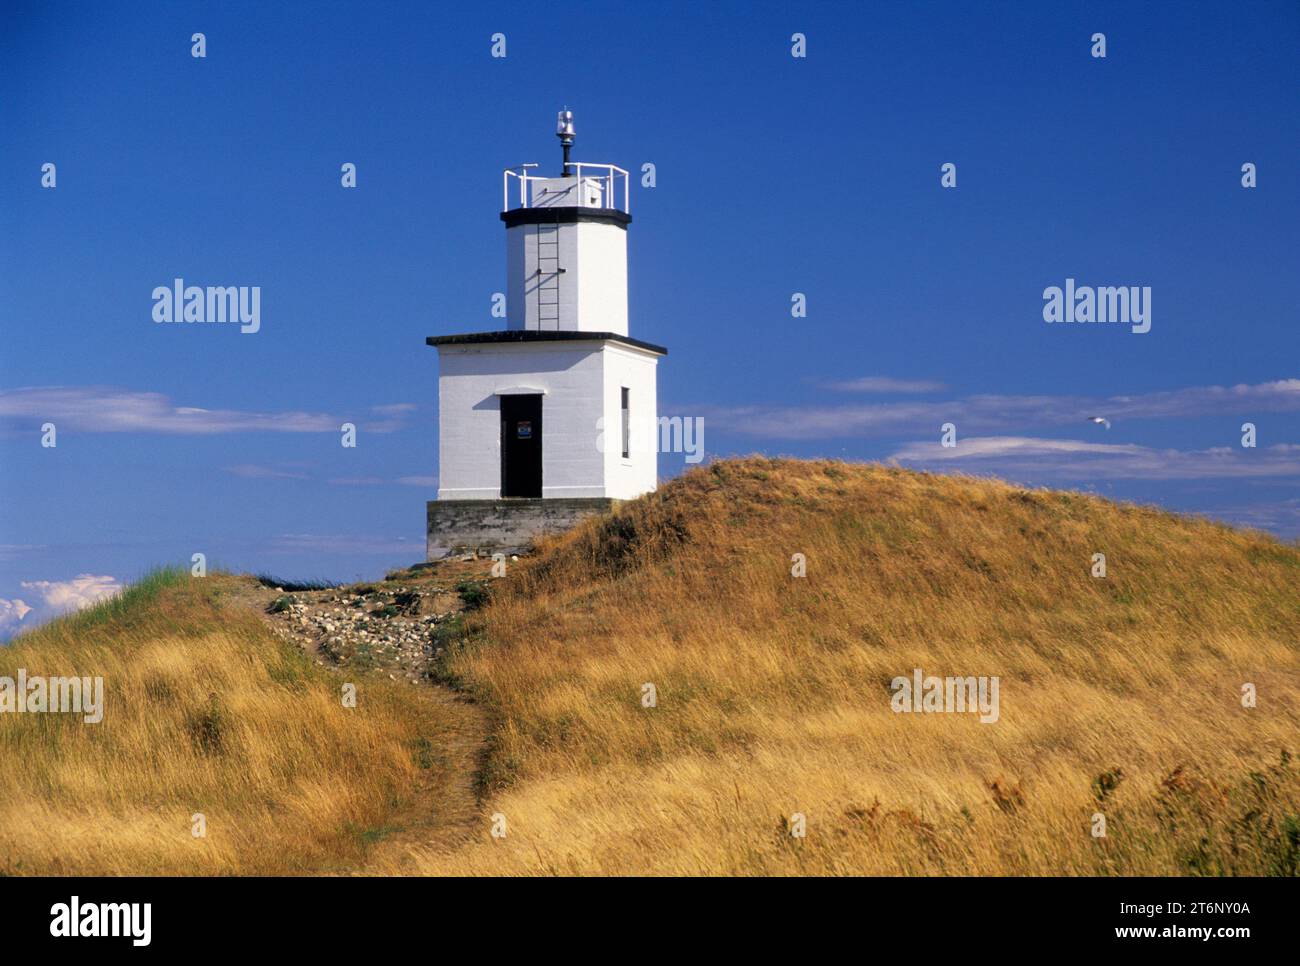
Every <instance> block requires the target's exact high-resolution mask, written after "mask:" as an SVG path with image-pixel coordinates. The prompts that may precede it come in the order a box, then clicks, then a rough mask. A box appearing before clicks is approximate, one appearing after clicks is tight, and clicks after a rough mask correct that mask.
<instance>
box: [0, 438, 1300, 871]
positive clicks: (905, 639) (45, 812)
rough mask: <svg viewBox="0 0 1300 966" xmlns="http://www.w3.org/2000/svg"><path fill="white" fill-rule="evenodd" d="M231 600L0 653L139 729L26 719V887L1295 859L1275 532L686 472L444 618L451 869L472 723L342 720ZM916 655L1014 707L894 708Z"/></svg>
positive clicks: (411, 696)
mask: <svg viewBox="0 0 1300 966" xmlns="http://www.w3.org/2000/svg"><path fill="white" fill-rule="evenodd" d="M1096 553H1104V554H1105V555H1106V562H1107V576H1106V577H1105V578H1097V577H1094V576H1092V574H1091V570H1092V567H1093V555H1094V554H1096ZM795 554H802V555H803V556H804V558H805V560H806V576H802V577H797V576H792V557H793V555H795ZM240 586H241V585H240V584H239V581H238V580H237V579H236V578H224V577H223V578H209V579H208V582H207V583H203V582H200V581H194V580H190V579H189V578H187V577H185V576H183V575H181V574H168V573H164V574H160V575H158V576H156V577H155V578H153V579H152V580H151V581H149V582H147V583H146V584H145V585H143V586H140V587H137V588H136V589H134V590H132V591H131V592H130V594H128V595H127V597H126V598H123V599H122V600H120V601H117V602H115V603H113V604H111V605H102V606H101V607H100V608H97V609H96V610H95V611H92V612H87V613H83V614H80V615H77V616H75V617H73V618H69V619H65V620H63V621H59V622H55V623H54V624H52V625H49V626H48V627H46V628H43V629H41V630H39V631H37V632H35V633H30V634H27V635H24V636H22V637H20V638H19V639H18V640H17V641H16V642H15V644H14V646H12V647H10V648H7V649H0V674H13V673H14V669H15V668H17V667H20V666H22V667H26V668H27V669H28V671H29V673H49V674H58V673H74V672H76V673H82V674H92V673H102V674H104V676H105V678H106V687H107V689H108V691H109V696H108V701H109V702H113V707H114V708H115V710H114V712H113V713H110V714H106V716H105V721H104V723H102V724H100V725H96V726H89V727H87V726H82V725H80V724H74V723H73V722H72V721H70V720H68V719H67V717H66V716H58V715H0V756H3V757H4V759H5V760H6V761H9V762H16V763H17V764H16V765H11V768H10V774H9V776H8V777H9V781H8V782H7V783H6V784H5V785H4V786H0V870H3V871H9V872H24V871H29V872H48V871H91V872H94V871H111V872H121V871H135V872H150V871H159V870H161V871H182V872H208V871H216V872H251V871H259V872H276V871H284V872H294V871H334V870H361V871H366V872H378V873H384V872H423V873H467V874H497V873H556V872H558V873H614V874H618V873H639V872H649V873H686V874H694V873H740V874H767V873H782V874H803V873H816V874H824V873H828V874H837V873H880V874H918V873H919V874H995V873H1002V874H1035V873H1039V874H1052V873H1066V874H1081V875H1093V874H1115V873H1119V874H1138V875H1143V874H1283V875H1295V874H1297V867H1298V865H1300V765H1297V763H1296V762H1295V761H1294V759H1292V758H1291V754H1292V753H1295V752H1297V751H1300V748H1297V745H1300V740H1297V736H1298V735H1300V548H1297V547H1294V546H1285V545H1282V544H1280V543H1278V542H1277V541H1275V540H1273V539H1272V538H1270V537H1267V536H1265V535H1262V534H1258V533H1250V532H1242V531H1235V530H1232V529H1230V528H1227V527H1224V526H1221V525H1218V524H1214V523H1210V522H1207V521H1202V520H1196V519H1189V518H1184V517H1177V516H1174V515H1171V514H1167V513H1163V512H1159V511H1156V510H1151V509H1144V508H1139V507H1134V506H1126V505H1117V504H1114V503H1110V502H1107V501H1105V500H1102V499H1099V498H1095V497H1090V496H1085V495H1081V494H1078V493H1065V492H1049V491H1027V490H1023V489H1018V488H1016V487H1014V486H1010V485H1007V484H1004V483H1000V482H995V481H987V480H973V479H967V478H954V477H941V476H931V475H925V474H918V473H914V472H909V471H904V470H898V469H890V468H884V467H879V466H870V465H855V464H844V463H833V462H802V461H793V460H766V459H759V458H751V459H746V460H731V461H724V462H719V463H715V464H712V465H711V466H709V467H707V468H700V469H696V470H693V471H691V472H689V473H687V474H686V475H685V476H683V477H681V478H679V479H677V480H674V481H672V482H671V483H669V484H667V485H666V486H665V487H663V488H662V489H661V490H660V491H659V492H658V493H656V494H652V495H650V496H648V497H645V498H643V499H641V500H638V501H635V502H634V503H631V504H629V505H626V506H624V507H623V508H621V510H620V511H619V512H618V513H617V514H616V515H614V516H612V517H609V518H605V519H602V520H594V521H590V522H589V523H588V524H586V525H584V526H582V527H580V528H578V529H577V530H575V531H573V532H572V533H570V534H567V535H566V536H564V537H562V538H559V539H556V540H552V541H549V542H547V543H545V544H544V545H543V546H542V547H541V548H539V552H538V553H537V554H536V555H534V556H532V557H531V558H529V559H527V560H526V561H522V562H520V563H519V564H512V565H511V569H510V572H509V573H508V575H507V576H506V577H504V578H502V579H500V580H496V581H494V582H493V583H492V584H491V594H490V599H489V602H488V603H487V604H486V606H483V607H482V608H480V609H477V610H474V611H472V612H471V613H469V614H467V615H465V618H464V620H463V623H461V624H460V625H459V634H458V635H449V634H448V633H447V629H445V628H444V629H443V630H442V631H440V635H441V636H440V642H441V643H444V644H446V645H447V646H446V650H445V651H444V652H443V659H442V661H441V664H440V666H439V677H440V681H441V683H442V684H443V685H446V686H450V687H453V688H456V689H458V690H460V691H461V692H462V693H466V694H469V695H472V696H473V697H474V698H475V699H476V701H477V703H478V705H479V706H480V708H483V709H486V710H487V712H488V715H489V720H490V723H491V724H490V732H489V733H488V734H487V735H486V748H487V754H486V756H485V758H484V760H483V764H482V768H481V771H480V772H479V774H478V775H477V776H476V777H477V779H478V780H479V786H478V787H479V788H480V791H481V796H482V798H481V801H480V802H479V803H478V812H479V814H478V817H477V831H476V832H475V834H473V835H472V836H469V837H468V838H467V839H466V840H465V841H463V842H461V843H458V844H457V845H456V847H447V846H446V845H445V843H444V844H442V845H440V846H439V847H438V848H431V847H426V846H425V844H424V843H423V841H422V839H421V837H420V836H419V835H413V834H410V829H411V828H412V827H414V826H416V825H418V824H419V823H420V822H421V821H423V822H425V823H428V822H429V821H430V820H429V816H430V815H435V816H436V815H437V814H438V810H439V809H440V808H442V807H443V806H444V804H445V799H446V797H447V795H449V794H450V792H449V791H448V789H449V788H450V787H451V786H452V785H453V784H454V780H455V778H456V777H457V774H458V773H459V772H462V771H463V770H464V769H466V768H468V767H473V764H472V763H468V764H467V761H468V760H467V759H466V758H465V757H464V756H463V755H462V756H456V755H448V754H443V753H442V751H441V749H443V748H444V746H445V745H446V744H447V742H448V741H449V740H450V736H454V735H460V736H462V737H463V735H464V731H465V728H466V727H467V726H466V724H465V722H464V720H462V719H460V718H457V717H456V714H455V713H454V712H455V710H456V709H455V706H454V705H449V704H446V703H439V702H433V701H428V700H425V697H426V695H425V692H430V691H433V690H434V688H433V687H431V686H429V685H421V686H413V685H409V684H404V683H401V682H389V681H386V680H384V679H382V678H377V677H376V678H373V679H371V678H367V679H366V683H365V684H364V687H365V689H366V691H365V693H366V695H367V700H366V701H364V702H361V703H360V705H359V708H358V709H350V710H349V709H344V708H342V707H341V706H340V702H339V700H338V688H339V672H337V671H335V670H332V669H330V668H327V667H318V666H317V665H315V663H314V662H313V661H311V660H308V659H306V658H304V657H303V656H302V654H301V653H300V652H298V651H297V650H296V649H295V648H294V647H292V646H291V645H287V644H284V643H283V642H281V641H279V640H277V639H276V638H275V637H274V636H272V635H271V633H270V632H269V631H268V630H267V629H266V627H265V625H264V624H263V623H262V621H261V619H260V618H259V617H258V616H257V615H256V614H255V613H254V612H252V611H251V610H249V609H248V608H246V607H244V608H242V609H241V608H239V607H237V606H235V603H234V602H235V600H236V598H238V596H239V592H240V591H239V587H240ZM914 668H921V669H923V672H924V673H925V674H926V675H939V676H947V675H961V676H967V675H974V676H981V675H984V676H996V677H997V678H998V679H999V681H1000V715H999V719H998V720H997V721H996V722H995V723H991V724H981V723H980V722H979V720H978V718H977V716H975V715H971V714H962V713H956V714H940V713H935V714H898V713H894V712H893V711H892V710H891V702H890V699H891V687H890V685H891V681H893V679H894V678H896V677H899V676H910V675H911V674H912V672H913V669H914ZM97 669H102V670H97ZM1247 683H1249V684H1252V685H1254V687H1255V688H1256V689H1257V693H1258V703H1257V706H1256V707H1254V708H1246V707H1243V706H1242V700H1241V698H1242V688H1243V685H1245V684H1247ZM647 684H650V685H653V686H654V691H655V697H656V703H655V706H654V707H646V706H644V704H643V694H644V693H645V690H646V689H645V687H644V686H645V685H647ZM358 711H361V712H362V713H361V714H358ZM5 719H7V720H5ZM210 732H211V733H214V734H216V735H218V736H219V737H218V738H217V739H216V741H215V743H214V742H213V741H212V740H211V738H210V735H209V733H210ZM459 777H461V778H463V777H464V775H463V774H461V775H460V776H459ZM199 811H202V812H205V813H206V814H207V817H208V828H209V834H208V837H207V838H206V839H203V840H196V839H193V838H192V837H191V836H190V815H191V813H193V812H199ZM1099 813H1100V814H1101V815H1103V816H1104V818H1105V822H1106V835H1105V837H1104V838H1096V837H1094V836H1093V835H1092V834H1091V831H1092V829H1093V828H1094V823H1095V816H1096V815H1097V814H1099ZM796 814H799V815H802V816H803V817H804V821H805V822H806V833H807V834H806V836H805V837H794V836H792V835H790V834H789V828H790V823H791V821H792V820H793V817H794V816H796ZM416 815H419V816H422V818H419V819H414V818H413V816H416ZM493 815H500V816H503V817H504V819H505V822H506V828H507V834H506V836H505V837H504V838H494V837H492V836H491V835H490V834H489V828H490V826H491V820H490V819H491V816H493ZM395 830H396V831H395ZM382 840H386V841H387V844H386V845H385V846H384V847H375V843H376V842H380V841H382Z"/></svg>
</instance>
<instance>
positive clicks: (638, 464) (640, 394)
mask: <svg viewBox="0 0 1300 966" xmlns="http://www.w3.org/2000/svg"><path fill="white" fill-rule="evenodd" d="M658 364H659V357H658V356H655V355H651V354H649V353H645V352H639V351H637V350H635V349H632V348H630V347H625V346H621V345H618V344H617V343H609V344H608V346H607V347H606V349H605V366H604V370H605V422H604V425H605V427H607V429H606V431H605V436H604V439H605V495H606V496H609V497H613V498H615V499H618V500H630V499H633V498H634V497H638V496H640V495H641V494H642V493H649V492H650V491H651V490H653V489H655V487H656V486H658V483H659V456H658V451H657V447H656V433H657V431H658V422H657V419H656V414H657V413H658V400H657V399H656V385H655V383H656V379H655V376H656V373H657V371H658V370H657V367H658ZM624 386H626V387H627V388H628V389H629V390H631V396H630V402H631V406H630V414H631V430H632V432H631V444H632V445H631V449H630V451H629V458H628V459H623V447H622V422H623V394H622V391H621V390H622V389H623V387H624Z"/></svg>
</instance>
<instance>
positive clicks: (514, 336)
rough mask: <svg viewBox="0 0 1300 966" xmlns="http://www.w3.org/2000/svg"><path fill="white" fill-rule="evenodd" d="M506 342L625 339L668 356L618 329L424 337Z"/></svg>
mask: <svg viewBox="0 0 1300 966" xmlns="http://www.w3.org/2000/svg"><path fill="white" fill-rule="evenodd" d="M505 342H621V343H622V344H623V345H630V346H633V347H634V348H637V349H644V350H645V351H647V352H653V353H655V354H657V355H661V356H666V355H668V350H667V349H665V348H664V347H663V346H661V345H655V344H654V343H653V342H642V341H641V340H640V339H633V338H632V337H631V336H626V335H619V334H618V333H616V332H573V331H564V332H551V331H546V332H543V331H539V330H537V329H505V330H503V331H497V332H465V333H462V334H460V335H431V336H429V337H428V338H427V339H425V340H424V344H425V345H431V346H440V345H482V344H499V343H505Z"/></svg>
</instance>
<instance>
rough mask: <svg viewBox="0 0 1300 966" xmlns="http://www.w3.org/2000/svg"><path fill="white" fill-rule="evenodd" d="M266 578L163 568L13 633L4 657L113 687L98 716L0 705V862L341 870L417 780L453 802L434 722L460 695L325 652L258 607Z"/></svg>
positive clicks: (82, 870)
mask: <svg viewBox="0 0 1300 966" xmlns="http://www.w3.org/2000/svg"><path fill="white" fill-rule="evenodd" d="M258 589H260V588H258V585H257V583H256V581H254V580H252V579H251V578H236V577H231V576H229V575H213V576H209V577H206V578H203V579H194V578H191V577H190V576H189V573H188V571H187V570H182V569H174V570H161V571H158V572H156V573H154V574H152V575H151V576H149V577H148V578H146V579H145V580H143V581H142V582H140V583H138V584H136V585H134V586H132V587H131V588H130V589H129V590H128V591H127V592H126V593H125V594H124V595H122V596H121V597H118V598H116V599H113V600H109V601H106V602H103V603H101V604H99V605H97V606H95V607H93V608H91V609H89V610H86V611H82V612H81V613H78V614H75V615H72V616H70V617H65V618H63V619H61V620H57V621H54V622H52V623H50V624H48V625H46V626H45V627H42V628H40V629H37V630H35V631H33V632H29V633H27V634H23V635H21V636H20V637H18V638H17V639H16V640H15V641H14V642H13V644H12V645H11V646H9V647H0V675H8V676H10V677H13V676H15V675H16V672H17V669H18V668H25V669H26V671H27V673H28V675H29V676H30V675H38V674H39V675H46V676H55V675H74V674H76V675H89V676H96V675H97V676H101V677H103V679H104V692H105V695H104V715H103V720H102V721H101V722H100V723H98V724H85V723H83V719H82V716H81V715H70V714H30V713H28V714H0V761H4V762H5V764H6V768H5V780H4V782H2V783H0V874H11V875H15V874H24V873H29V874H46V875H49V874H69V875H73V874H85V875H104V874H109V875H120V874H152V873H160V874H276V873H300V872H319V871H336V870H338V871H342V870H347V869H351V868H355V867H357V866H358V865H359V864H361V863H362V862H363V860H364V859H365V857H366V856H367V855H368V854H370V853H371V852H372V851H373V846H374V845H375V843H377V842H379V841H380V840H382V839H383V838H384V837H385V836H386V835H388V834H389V833H390V832H391V831H392V830H393V828H394V826H395V825H396V824H398V823H400V822H406V821H408V818H409V816H408V814H407V813H408V812H409V809H410V806H411V804H412V803H413V800H414V799H416V797H417V795H418V796H420V797H421V799H422V802H421V809H422V811H423V812H425V813H426V814H427V813H428V812H430V811H433V812H435V813H436V811H437V809H438V807H439V805H438V803H447V802H451V801H453V800H454V798H455V796H454V795H453V794H452V792H451V789H452V788H453V786H454V785H455V783H456V780H457V776H456V775H454V774H453V769H455V768H463V767H465V765H464V763H463V762H461V761H458V760H456V759H455V757H454V756H448V755H444V754H441V753H440V752H439V749H437V748H434V747H433V746H432V744H431V738H430V736H437V737H438V740H440V741H442V742H443V743H446V742H448V740H449V739H450V738H452V737H455V736H458V735H459V734H460V733H461V732H462V731H463V730H464V728H465V727H466V723H465V721H464V720H463V714H462V713H461V711H460V709H458V708H456V707H455V706H454V705H448V704H445V703H438V702H434V701H432V700H430V695H428V694H425V693H423V692H422V691H421V690H419V689H416V688H413V687H411V686H410V685H406V684H403V683H400V682H393V681H389V680H388V679H387V678H386V677H379V676H369V677H365V678H357V677H352V676H345V675H341V674H339V673H334V672H331V671H330V670H328V669H326V668H324V667H319V666H317V665H316V664H315V662H314V661H313V660H312V659H310V658H309V657H308V656H307V655H306V654H304V652H303V651H302V650H301V649H299V648H297V647H295V646H294V645H292V644H288V643H285V642H283V641H281V640H279V639H277V638H276V637H275V636H274V635H273V634H272V633H271V631H270V629H269V628H268V626H267V625H266V623H264V622H263V620H262V619H261V618H260V617H259V616H258V614H257V612H256V610H254V609H253V608H251V607H249V606H247V604H246V601H245V598H248V597H249V596H250V595H251V594H252V593H253V592H254V591H255V590H258ZM265 596H271V595H270V594H269V592H268V594H267V595H265ZM344 683H355V684H356V687H357V701H356V707H355V708H345V707H344V705H343V701H342V691H341V689H342V685H343V684H344ZM431 803H432V804H431ZM196 815H202V816H203V819H204V823H205V825H206V829H205V831H206V834H205V835H203V836H201V837H196V836H195V835H194V834H193V831H194V828H195V816H196ZM424 817H425V816H421V818H424Z"/></svg>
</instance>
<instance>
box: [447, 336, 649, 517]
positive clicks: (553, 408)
mask: <svg viewBox="0 0 1300 966" xmlns="http://www.w3.org/2000/svg"><path fill="white" fill-rule="evenodd" d="M438 355H439V365H440V372H439V377H438V406H439V430H440V433H439V443H438V464H439V465H438V499H440V500H495V499H498V498H500V496H501V407H500V401H499V397H498V396H497V392H498V391H501V390H510V389H514V390H518V389H521V388H525V389H536V390H540V391H542V392H543V393H544V395H543V397H542V496H543V498H547V497H551V498H558V497H601V496H603V497H615V498H619V499H630V498H632V497H635V496H638V495H640V494H641V493H644V492H647V491H648V490H652V489H654V488H655V484H656V481H657V476H658V472H657V461H656V458H655V454H654V452H653V445H654V439H653V429H652V428H650V427H653V425H654V423H655V411H656V410H655V406H656V401H655V365H656V363H657V361H658V358H657V356H655V355H653V354H650V353H642V352H640V351H639V350H636V349H632V348H630V347H625V346H620V345H618V344H617V343H602V342H589V343H582V344H577V345H575V344H572V343H530V344H502V345H444V346H439V347H438ZM622 386H628V387H629V388H630V389H631V390H632V407H633V408H632V414H633V418H634V420H636V427H635V428H634V437H633V439H634V441H638V442H639V441H640V440H641V437H642V435H644V436H645V437H646V439H647V440H648V445H649V447H650V451H648V452H647V451H645V450H644V448H638V450H637V451H636V452H634V453H633V458H632V460H630V461H628V464H627V465H625V462H624V461H623V459H622V450H621V445H620V442H621V440H620V436H619V426H620V423H621V396H620V392H619V390H620V388H621V387H622ZM602 414H604V416H605V425H607V426H610V427H612V428H613V429H612V433H611V434H610V436H609V439H610V445H607V446H605V447H604V449H605V452H603V453H602V452H601V448H600V445H599V440H600V433H601V429H600V428H599V427H598V426H597V422H596V420H597V419H598V418H599V417H600V416H601V415H602Z"/></svg>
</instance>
